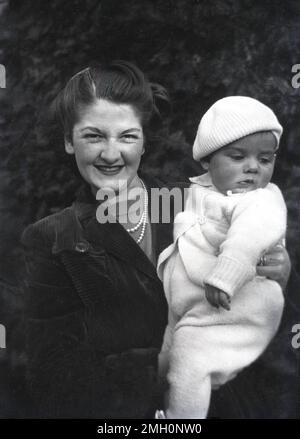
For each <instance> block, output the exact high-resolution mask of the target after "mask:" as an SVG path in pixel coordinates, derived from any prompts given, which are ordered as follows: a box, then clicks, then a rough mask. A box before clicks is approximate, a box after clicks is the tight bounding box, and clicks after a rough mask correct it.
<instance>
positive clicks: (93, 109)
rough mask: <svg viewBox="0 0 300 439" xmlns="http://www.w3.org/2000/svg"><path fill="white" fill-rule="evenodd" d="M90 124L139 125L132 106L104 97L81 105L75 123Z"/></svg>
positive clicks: (138, 119)
mask: <svg viewBox="0 0 300 439" xmlns="http://www.w3.org/2000/svg"><path fill="white" fill-rule="evenodd" d="M86 124H92V125H95V126H99V127H101V126H102V127H106V126H115V127H118V126H119V127H124V126H128V125H130V126H132V127H136V128H137V127H140V126H141V122H140V118H139V117H138V115H137V112H136V111H135V109H134V107H133V106H132V105H129V104H119V103H115V102H111V101H108V100H106V99H97V100H95V101H94V102H93V103H91V104H88V105H85V106H81V108H80V109H79V114H78V121H77V123H76V125H77V126H78V125H80V126H81V125H86Z"/></svg>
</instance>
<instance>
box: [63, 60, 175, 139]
mask: <svg viewBox="0 0 300 439" xmlns="http://www.w3.org/2000/svg"><path fill="white" fill-rule="evenodd" d="M96 99H106V100H108V101H111V102H114V103H117V104H128V105H132V107H133V108H134V110H135V111H136V112H137V116H138V117H140V120H141V124H142V126H143V129H147V128H149V125H150V124H151V122H153V121H157V120H159V119H161V117H162V114H161V111H162V109H163V110H164V109H166V108H167V107H168V103H169V99H168V94H167V92H166V90H165V89H164V88H163V87H162V86H160V85H159V84H153V83H150V82H149V81H148V80H147V79H146V78H145V76H144V74H143V73H142V72H141V70H140V69H139V68H138V67H136V66H135V65H133V64H131V63H129V62H126V61H113V62H111V63H109V64H98V65H94V66H92V67H87V68H86V69H84V70H81V71H80V72H78V73H77V74H76V75H74V76H73V77H72V78H71V79H70V80H69V81H68V83H67V84H66V86H65V88H64V89H63V90H62V91H61V92H60V93H59V95H58V96H57V98H56V99H55V102H54V112H55V116H56V118H57V119H58V121H59V122H60V124H61V126H62V129H63V132H64V135H65V137H66V138H67V139H68V140H71V138H72V132H73V127H74V125H75V124H76V123H77V121H78V119H79V116H80V110H81V109H82V108H84V107H85V106H86V105H90V104H92V103H93V102H94V101H95V100H96Z"/></svg>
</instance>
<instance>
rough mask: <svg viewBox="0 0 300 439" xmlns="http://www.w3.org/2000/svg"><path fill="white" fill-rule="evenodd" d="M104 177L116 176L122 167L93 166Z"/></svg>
mask: <svg viewBox="0 0 300 439" xmlns="http://www.w3.org/2000/svg"><path fill="white" fill-rule="evenodd" d="M94 166H95V168H97V169H98V171H100V172H101V173H102V174H104V175H117V174H119V172H121V171H122V169H124V165H113V166H109V165H94Z"/></svg>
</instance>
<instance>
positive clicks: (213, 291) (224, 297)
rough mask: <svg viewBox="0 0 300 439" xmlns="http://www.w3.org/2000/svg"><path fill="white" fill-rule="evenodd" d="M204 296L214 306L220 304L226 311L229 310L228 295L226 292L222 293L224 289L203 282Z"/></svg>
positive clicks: (216, 306)
mask: <svg viewBox="0 0 300 439" xmlns="http://www.w3.org/2000/svg"><path fill="white" fill-rule="evenodd" d="M205 296H206V299H207V301H208V302H209V303H210V304H211V305H212V306H214V307H215V308H219V306H222V307H223V308H224V309H227V311H230V297H229V295H228V294H227V293H224V291H222V290H219V289H218V288H216V287H213V286H212V285H208V284H205Z"/></svg>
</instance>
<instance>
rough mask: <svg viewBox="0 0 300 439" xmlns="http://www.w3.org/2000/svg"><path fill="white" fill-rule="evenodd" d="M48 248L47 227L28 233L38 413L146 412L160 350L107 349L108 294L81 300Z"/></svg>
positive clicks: (30, 376)
mask: <svg viewBox="0 0 300 439" xmlns="http://www.w3.org/2000/svg"><path fill="white" fill-rule="evenodd" d="M23 243H24V242H23ZM33 243H34V244H33ZM40 244H41V245H40ZM47 247H48V246H47V239H45V236H44V234H40V233H37V231H36V230H31V233H30V234H29V233H28V234H27V237H26V245H25V251H26V277H25V282H24V290H25V300H26V354H27V359H28V360H27V373H26V383H27V387H28V390H29V393H30V395H31V397H32V399H33V403H34V404H35V407H34V413H33V414H34V416H36V417H46V418H48V417H54V418H61V417H63V418H69V417H75V418H78V417H79V418H102V417H107V418H111V417H136V418H141V417H145V415H146V413H147V412H148V410H150V407H151V404H152V398H153V397H154V396H155V395H154V388H155V378H156V367H157V354H158V350H157V349H150V348H147V349H141V348H139V349H129V350H125V349H124V351H122V352H111V351H109V352H107V348H106V349H104V347H103V346H104V343H103V338H105V336H106V335H107V331H108V330H109V328H108V329H107V326H106V323H107V318H105V312H103V301H102V302H100V304H99V303H97V304H95V306H94V307H93V309H88V308H87V307H86V306H84V304H83V303H82V302H81V300H80V298H79V295H78V293H77V290H76V288H75V286H74V285H73V283H72V281H71V278H69V276H68V273H67V271H66V269H65V267H64V264H63V263H62V262H61V261H60V258H59V257H57V256H53V255H52V253H51V250H47ZM101 286H102V288H103V282H101V275H100V274H99V288H101ZM101 293H102V296H106V295H107V292H106V291H104V290H103V291H102V292H101V291H99V294H101ZM105 322H106V323H105Z"/></svg>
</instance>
